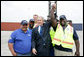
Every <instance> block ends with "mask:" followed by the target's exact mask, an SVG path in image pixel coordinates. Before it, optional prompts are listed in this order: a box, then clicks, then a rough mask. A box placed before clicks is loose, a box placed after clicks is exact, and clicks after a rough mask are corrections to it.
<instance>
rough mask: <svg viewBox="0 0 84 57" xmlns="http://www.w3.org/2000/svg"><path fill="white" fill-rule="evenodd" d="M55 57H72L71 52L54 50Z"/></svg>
mask: <svg viewBox="0 0 84 57" xmlns="http://www.w3.org/2000/svg"><path fill="white" fill-rule="evenodd" d="M54 52H55V53H54V54H55V56H73V52H66V51H60V50H57V49H55V48H54Z"/></svg>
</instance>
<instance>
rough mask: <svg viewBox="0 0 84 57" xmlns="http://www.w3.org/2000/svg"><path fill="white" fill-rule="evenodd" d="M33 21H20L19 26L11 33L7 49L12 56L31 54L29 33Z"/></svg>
mask: <svg viewBox="0 0 84 57" xmlns="http://www.w3.org/2000/svg"><path fill="white" fill-rule="evenodd" d="M33 24H34V21H33V23H31V21H30V23H29V25H31V26H29V28H28V29H27V27H28V23H27V21H26V20H23V21H22V22H21V28H20V29H17V30H15V31H14V32H13V33H12V34H11V39H9V41H8V46H9V49H10V51H11V53H12V55H13V56H31V33H32V28H33Z"/></svg>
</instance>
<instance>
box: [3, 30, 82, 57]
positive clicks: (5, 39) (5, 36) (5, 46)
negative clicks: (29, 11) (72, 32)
mask: <svg viewBox="0 0 84 57" xmlns="http://www.w3.org/2000/svg"><path fill="white" fill-rule="evenodd" d="M12 32H13V31H1V56H12V54H11V52H10V50H9V48H8V40H9V38H10V35H11V33H12ZM77 34H78V36H79V41H80V56H83V31H77ZM74 52H75V45H74V48H73V53H74Z"/></svg>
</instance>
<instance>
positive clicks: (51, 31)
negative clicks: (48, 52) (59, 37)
mask: <svg viewBox="0 0 84 57" xmlns="http://www.w3.org/2000/svg"><path fill="white" fill-rule="evenodd" d="M54 35H55V31H54V30H53V28H52V27H51V29H50V36H51V40H52V39H53V38H54ZM52 44H53V43H52ZM53 46H55V44H53Z"/></svg>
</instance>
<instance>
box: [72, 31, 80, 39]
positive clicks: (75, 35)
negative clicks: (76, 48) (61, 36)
mask: <svg viewBox="0 0 84 57" xmlns="http://www.w3.org/2000/svg"><path fill="white" fill-rule="evenodd" d="M73 39H74V40H78V39H79V37H78V35H77V33H76V31H75V30H74V33H73Z"/></svg>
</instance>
